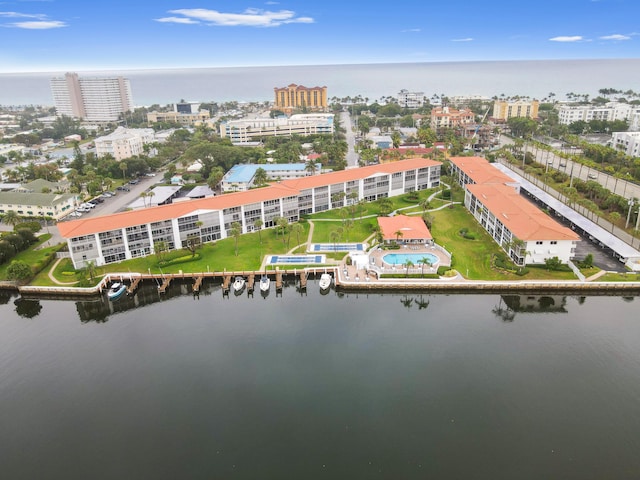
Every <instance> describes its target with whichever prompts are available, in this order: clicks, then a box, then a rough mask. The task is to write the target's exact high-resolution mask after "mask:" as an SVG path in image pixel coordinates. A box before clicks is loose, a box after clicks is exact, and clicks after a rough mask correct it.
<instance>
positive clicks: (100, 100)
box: [50, 73, 133, 122]
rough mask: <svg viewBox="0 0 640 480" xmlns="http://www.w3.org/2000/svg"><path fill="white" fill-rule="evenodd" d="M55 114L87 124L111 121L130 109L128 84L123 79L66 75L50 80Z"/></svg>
mask: <svg viewBox="0 0 640 480" xmlns="http://www.w3.org/2000/svg"><path fill="white" fill-rule="evenodd" d="M50 84H51V93H52V94H53V100H54V103H55V106H56V113H57V115H59V116H60V115H66V116H69V117H75V118H81V119H83V120H86V121H91V122H114V121H117V120H118V119H119V118H120V115H121V114H122V113H125V112H128V111H131V110H132V109H133V101H132V96H131V84H130V83H129V80H128V79H126V78H124V77H79V76H78V74H77V73H67V74H66V75H65V76H64V77H56V78H52V79H51V83H50Z"/></svg>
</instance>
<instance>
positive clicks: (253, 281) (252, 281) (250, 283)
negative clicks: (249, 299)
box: [247, 273, 256, 293]
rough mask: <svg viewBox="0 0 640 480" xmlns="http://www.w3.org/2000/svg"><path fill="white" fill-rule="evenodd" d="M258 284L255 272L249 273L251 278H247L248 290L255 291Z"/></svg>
mask: <svg viewBox="0 0 640 480" xmlns="http://www.w3.org/2000/svg"><path fill="white" fill-rule="evenodd" d="M255 284H256V275H255V274H254V273H251V274H249V279H248V280H247V292H249V293H253V289H254V287H255Z"/></svg>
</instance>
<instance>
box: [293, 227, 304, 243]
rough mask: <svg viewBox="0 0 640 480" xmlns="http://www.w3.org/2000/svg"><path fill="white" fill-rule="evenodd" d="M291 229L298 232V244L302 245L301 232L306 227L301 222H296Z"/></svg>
mask: <svg viewBox="0 0 640 480" xmlns="http://www.w3.org/2000/svg"><path fill="white" fill-rule="evenodd" d="M291 231H292V232H293V233H295V234H296V239H297V240H298V245H300V234H301V233H302V232H304V227H303V226H302V225H301V224H300V223H294V224H293V225H291Z"/></svg>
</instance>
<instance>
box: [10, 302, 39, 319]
mask: <svg viewBox="0 0 640 480" xmlns="http://www.w3.org/2000/svg"><path fill="white" fill-rule="evenodd" d="M13 304H14V305H15V306H16V313H17V314H18V315H20V316H21V317H23V318H34V317H37V316H38V315H40V312H41V311H42V305H40V300H27V299H26V298H22V297H20V298H18V299H17V300H16V301H15V302H13Z"/></svg>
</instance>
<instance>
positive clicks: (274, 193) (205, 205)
mask: <svg viewBox="0 0 640 480" xmlns="http://www.w3.org/2000/svg"><path fill="white" fill-rule="evenodd" d="M293 195H298V191H297V190H292V189H291V188H287V187H285V186H283V185H280V184H277V183H276V184H273V185H271V186H269V187H264V188H256V189H253V190H248V191H246V192H236V193H227V194H224V195H219V196H216V197H208V198H201V199H197V200H191V201H188V202H178V203H172V204H169V205H160V206H157V207H149V208H143V209H139V210H129V211H127V212H121V213H114V214H112V215H103V216H99V217H92V218H86V219H78V220H72V221H68V222H60V223H58V230H59V231H60V234H61V235H62V236H63V237H64V238H72V237H78V236H81V235H89V234H92V233H98V232H105V231H108V230H114V229H117V228H126V227H133V226H135V225H144V224H146V223H151V222H160V221H163V220H168V219H171V218H178V217H183V216H185V215H188V214H189V213H191V212H195V211H198V210H222V209H224V208H230V207H237V206H240V205H247V204H250V203H258V202H262V201H266V200H275V199H277V198H282V197H289V196H293Z"/></svg>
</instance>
